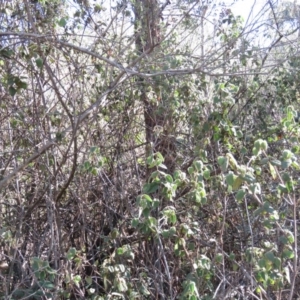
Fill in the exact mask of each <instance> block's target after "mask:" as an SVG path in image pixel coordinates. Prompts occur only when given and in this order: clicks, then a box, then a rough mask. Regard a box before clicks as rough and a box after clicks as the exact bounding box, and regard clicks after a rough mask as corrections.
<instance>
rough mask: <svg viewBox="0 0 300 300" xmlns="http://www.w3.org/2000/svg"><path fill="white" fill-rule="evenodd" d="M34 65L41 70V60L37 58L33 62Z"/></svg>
mask: <svg viewBox="0 0 300 300" xmlns="http://www.w3.org/2000/svg"><path fill="white" fill-rule="evenodd" d="M35 63H36V65H37V66H38V68H40V69H41V68H42V67H43V60H42V59H41V58H40V57H39V58H37V59H36V60H35Z"/></svg>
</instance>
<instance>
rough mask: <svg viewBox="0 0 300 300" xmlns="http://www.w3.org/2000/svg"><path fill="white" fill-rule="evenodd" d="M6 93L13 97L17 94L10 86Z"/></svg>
mask: <svg viewBox="0 0 300 300" xmlns="http://www.w3.org/2000/svg"><path fill="white" fill-rule="evenodd" d="M8 92H9V94H10V95H11V96H12V97H13V96H14V95H15V94H16V93H17V90H16V89H15V88H14V87H12V86H10V87H9V88H8Z"/></svg>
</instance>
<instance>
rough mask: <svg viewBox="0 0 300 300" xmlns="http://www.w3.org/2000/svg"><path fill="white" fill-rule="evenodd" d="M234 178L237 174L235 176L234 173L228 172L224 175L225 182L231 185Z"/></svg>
mask: <svg viewBox="0 0 300 300" xmlns="http://www.w3.org/2000/svg"><path fill="white" fill-rule="evenodd" d="M236 178H237V176H236V175H235V174H233V173H229V174H227V176H226V183H227V184H228V185H231V186H233V184H234V181H235V179H236Z"/></svg>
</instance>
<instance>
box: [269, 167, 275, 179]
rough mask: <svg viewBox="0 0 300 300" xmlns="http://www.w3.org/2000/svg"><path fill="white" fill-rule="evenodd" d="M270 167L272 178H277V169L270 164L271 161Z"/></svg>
mask: <svg viewBox="0 0 300 300" xmlns="http://www.w3.org/2000/svg"><path fill="white" fill-rule="evenodd" d="M269 169H270V173H271V175H272V178H273V179H276V178H277V173H276V170H275V168H274V166H273V165H272V164H270V163H269Z"/></svg>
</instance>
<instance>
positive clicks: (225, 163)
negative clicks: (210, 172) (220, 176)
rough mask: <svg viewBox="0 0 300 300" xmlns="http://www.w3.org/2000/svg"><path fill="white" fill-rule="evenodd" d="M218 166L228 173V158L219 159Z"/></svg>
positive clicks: (221, 157) (220, 157)
mask: <svg viewBox="0 0 300 300" xmlns="http://www.w3.org/2000/svg"><path fill="white" fill-rule="evenodd" d="M218 164H219V166H220V167H221V170H222V172H226V170H227V168H228V164H229V161H228V158H227V157H224V156H219V157H218Z"/></svg>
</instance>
